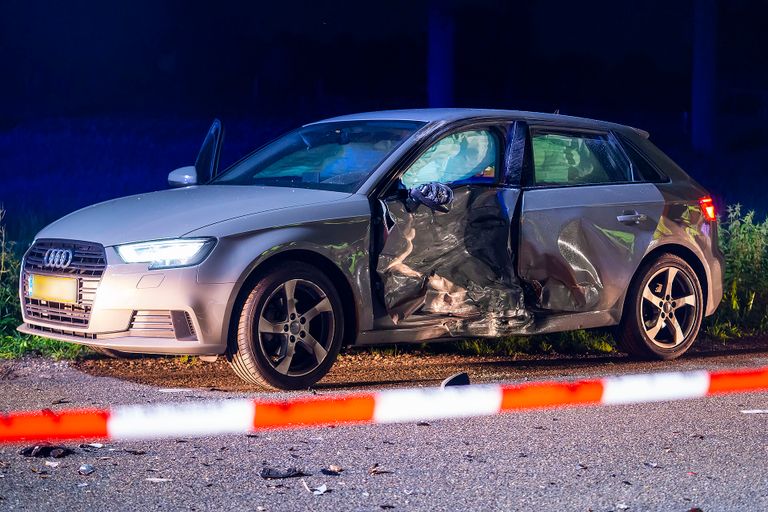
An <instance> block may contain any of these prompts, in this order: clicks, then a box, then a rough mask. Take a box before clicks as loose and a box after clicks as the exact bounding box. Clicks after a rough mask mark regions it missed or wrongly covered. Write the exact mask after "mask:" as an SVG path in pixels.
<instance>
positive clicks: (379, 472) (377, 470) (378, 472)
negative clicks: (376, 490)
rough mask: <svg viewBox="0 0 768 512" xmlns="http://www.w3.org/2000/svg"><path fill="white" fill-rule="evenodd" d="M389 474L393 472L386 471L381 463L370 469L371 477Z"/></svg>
mask: <svg viewBox="0 0 768 512" xmlns="http://www.w3.org/2000/svg"><path fill="white" fill-rule="evenodd" d="M387 473H392V472H391V471H387V470H386V469H384V468H382V467H381V466H379V463H378V462H377V463H375V464H374V465H373V466H371V467H370V468H368V474H369V475H385V474H387Z"/></svg>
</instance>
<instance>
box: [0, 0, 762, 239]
mask: <svg viewBox="0 0 768 512" xmlns="http://www.w3.org/2000/svg"><path fill="white" fill-rule="evenodd" d="M767 24H768V2H766V1H757V0H732V1H724V0H723V1H717V0H686V1H670V0H667V1H648V0H644V1H635V0H631V1H574V0H571V1H561V0H549V1H546V2H543V1H542V2H533V1H532V2H513V1H506V2H504V1H490V0H485V1H483V0H479V1H470V0H445V1H443V2H437V1H435V2H429V1H427V0H424V1H421V2H420V1H413V0H412V1H403V0H393V1H388V2H364V1H359V2H321V1H315V2H304V1H290V0H286V1H282V2H243V3H238V2H201V3H194V2H187V1H178V2H162V1H143V0H142V1H131V2H105V1H103V0H100V1H95V0H84V1H69V2H34V1H9V0H0V64H1V65H2V67H1V68H0V202H2V203H4V204H5V208H6V210H7V223H8V228H9V232H10V236H11V237H12V238H14V239H17V240H20V241H21V242H25V241H28V240H29V239H30V238H31V237H32V236H33V235H34V233H35V232H36V231H37V230H38V229H39V228H41V227H42V226H43V225H44V224H45V223H47V222H49V221H51V220H53V219H55V218H56V217H58V216H61V215H63V214H65V213H67V212H69V211H71V210H74V209H76V208H80V207H82V206H85V205H87V204H91V203H94V202H96V201H100V200H104V199H108V198H112V197H116V196H120V195H125V194H129V193H137V192H143V191H148V190H157V189H161V188H165V187H166V175H167V173H168V172H169V171H171V170H172V169H174V168H176V167H179V166H182V165H188V164H191V163H192V162H193V161H194V158H195V155H196V152H197V149H198V146H199V144H200V142H201V141H202V138H203V136H204V134H205V131H206V129H207V127H208V124H209V123H210V121H211V119H212V118H213V117H219V118H221V119H222V121H223V122H224V125H225V128H226V142H225V144H224V149H223V153H222V164H224V165H227V164H229V163H231V162H233V161H234V160H236V159H237V158H239V157H240V156H242V155H243V154H244V153H245V152H246V151H249V150H250V149H253V148H255V147H256V146H258V145H260V144H261V143H263V142H265V141H266V140H268V139H270V138H273V137H274V136H276V135H278V134H280V133H281V132H283V131H285V130H287V129H289V128H292V127H293V126H295V125H297V124H299V123H303V122H307V121H311V120H316V119H318V118H322V117H328V116H333V115H337V114H343V113H349V112H355V111H364V110H380V109H389V108H410V107H426V106H459V107H490V108H513V109H520V110H536V111H545V112H552V111H555V110H558V109H559V111H560V112H561V113H564V114H572V115H579V116H587V117H596V118H601V119H606V120H611V121H616V122H620V123H626V124H631V125H634V126H638V127H640V128H643V129H646V130H648V131H650V132H651V139H652V140H653V141H654V142H656V144H657V145H659V146H660V147H661V148H662V149H663V150H665V151H666V152H667V153H669V154H670V155H671V156H672V157H673V158H675V159H676V160H677V161H678V162H679V163H680V164H681V165H682V166H683V167H684V168H686V170H688V171H689V173H690V174H692V175H693V176H694V177H695V178H696V179H697V180H699V181H700V182H702V183H703V184H704V185H705V186H707V187H709V188H710V190H711V191H712V193H713V195H714V196H715V197H716V198H717V199H718V201H720V203H721V204H724V203H729V204H731V203H736V202H740V203H742V204H744V205H745V206H746V207H747V208H750V209H755V210H757V211H758V212H759V213H760V215H761V216H762V214H764V213H765V212H766V210H767V209H768V207H767V205H768V203H766V201H765V200H764V195H765V193H766V192H765V187H766V185H767V184H768V176H766V166H765V164H764V162H765V161H766V157H768V143H767V142H766V141H767V137H766V136H767V135H768V128H766V125H767V122H768V59H766V54H767V53H768V52H767V51H766V50H767V49H768V31H767V30H766V25H767ZM192 207H193V206H192Z"/></svg>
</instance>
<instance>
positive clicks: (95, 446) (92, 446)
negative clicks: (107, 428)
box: [79, 443, 104, 453]
mask: <svg viewBox="0 0 768 512" xmlns="http://www.w3.org/2000/svg"><path fill="white" fill-rule="evenodd" d="M79 448H80V449H81V450H83V451H84V452H86V453H89V452H93V451H96V450H100V449H102V448H104V445H103V444H102V443H83V444H81V445H80V446H79Z"/></svg>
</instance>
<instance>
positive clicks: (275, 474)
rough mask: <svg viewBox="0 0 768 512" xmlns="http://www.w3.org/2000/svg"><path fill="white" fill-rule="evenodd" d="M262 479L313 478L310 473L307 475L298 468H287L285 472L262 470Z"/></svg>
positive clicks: (272, 469)
mask: <svg viewBox="0 0 768 512" xmlns="http://www.w3.org/2000/svg"><path fill="white" fill-rule="evenodd" d="M259 475H260V476H261V478H263V479H265V480H275V479H279V478H296V477H300V476H312V475H310V474H309V473H305V472H304V471H303V470H301V469H298V468H287V469H285V470H284V471H282V470H279V469H277V468H262V470H261V473H259Z"/></svg>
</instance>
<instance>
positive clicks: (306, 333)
mask: <svg viewBox="0 0 768 512" xmlns="http://www.w3.org/2000/svg"><path fill="white" fill-rule="evenodd" d="M239 314H240V317H239V321H238V329H237V336H236V339H234V340H231V341H230V344H229V348H228V350H227V360H228V361H229V363H230V365H231V366H232V368H233V370H234V371H235V373H236V374H237V375H238V376H239V377H240V378H241V379H243V380H244V381H246V382H250V383H253V384H257V385H259V386H261V387H265V388H273V389H306V388H308V387H309V386H311V385H313V384H315V383H316V382H317V381H318V380H320V379H321V378H322V377H323V376H324V375H325V374H326V373H327V372H328V370H329V369H330V368H331V365H333V362H334V361H335V360H336V356H337V355H338V353H339V349H340V348H341V342H342V339H343V337H344V332H343V329H344V316H343V310H342V306H341V299H340V298H339V294H338V292H337V291H336V288H335V287H334V286H333V283H332V282H331V281H330V280H329V279H328V278H327V277H326V276H325V274H324V273H322V272H320V271H319V270H318V269H317V268H315V267H313V266H311V265H308V264H306V263H303V262H298V261H292V262H286V263H282V264H280V265H279V266H273V267H271V268H270V269H268V270H266V271H264V272H263V274H262V275H261V278H260V279H258V280H257V281H256V282H255V284H254V285H253V287H252V288H251V290H250V293H249V294H248V296H247V297H246V298H245V301H244V303H243V305H242V307H241V308H240V312H239Z"/></svg>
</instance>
